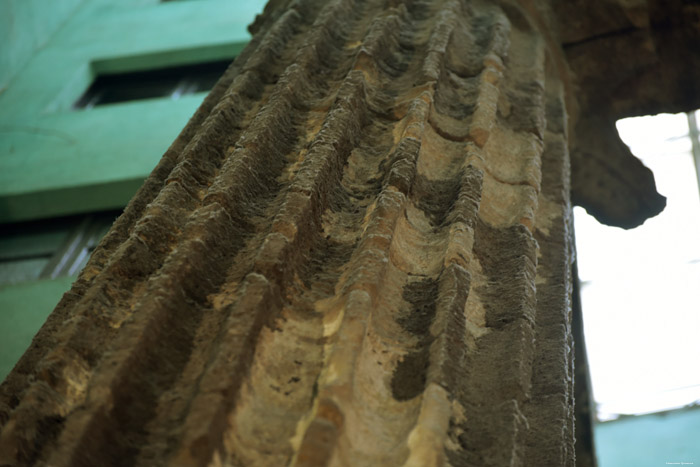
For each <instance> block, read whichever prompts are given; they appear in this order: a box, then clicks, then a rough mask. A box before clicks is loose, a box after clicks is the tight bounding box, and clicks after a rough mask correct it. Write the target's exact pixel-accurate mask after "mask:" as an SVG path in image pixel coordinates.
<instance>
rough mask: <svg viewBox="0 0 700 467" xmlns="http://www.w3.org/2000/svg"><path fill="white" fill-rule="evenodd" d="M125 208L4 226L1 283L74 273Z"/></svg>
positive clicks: (0, 238) (0, 239) (0, 241)
mask: <svg viewBox="0 0 700 467" xmlns="http://www.w3.org/2000/svg"><path fill="white" fill-rule="evenodd" d="M119 214H121V211H106V212H98V213H93V214H88V215H78V216H71V217H62V218H55V219H47V220H39V221H30V222H24V223H20V224H10V225H3V226H2V233H0V287H2V286H4V285H9V284H15V283H19V282H25V281H34V280H38V279H55V278H57V277H61V276H74V275H76V274H77V273H78V272H80V270H81V269H82V268H83V267H84V266H85V264H86V263H87V261H88V259H89V257H90V254H91V253H92V251H93V250H94V249H95V247H96V246H97V244H98V243H99V242H100V240H101V239H102V237H103V236H104V235H105V234H106V233H107V231H108V230H109V228H110V227H111V226H112V223H113V222H114V220H115V219H116V218H117V217H118V216H119Z"/></svg>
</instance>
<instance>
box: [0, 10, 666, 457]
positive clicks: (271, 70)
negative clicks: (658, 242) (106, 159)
mask: <svg viewBox="0 0 700 467" xmlns="http://www.w3.org/2000/svg"><path fill="white" fill-rule="evenodd" d="M548 12H549V9H548V7H547V4H546V3H544V2H530V1H525V0H523V2H522V4H521V3H518V2H509V1H504V2H500V3H499V2H491V1H483V2H482V1H476V0H475V1H467V0H464V1H457V0H444V1H441V0H422V1H420V0H416V1H399V0H366V1H359V0H357V1H353V0H335V1H326V0H298V1H283V0H279V1H276V0H273V1H272V2H271V3H270V5H268V7H267V9H266V10H265V13H264V14H263V15H262V16H261V17H259V18H258V20H257V21H256V23H255V24H254V25H253V26H252V30H253V31H254V33H255V34H254V38H253V40H252V42H251V44H250V45H249V46H248V47H247V48H246V49H245V51H244V52H243V53H242V54H241V56H239V57H238V58H237V59H236V61H235V62H234V63H233V64H232V65H231V67H230V68H229V70H228V71H227V72H226V74H225V75H224V76H223V77H222V78H221V80H220V81H219V83H218V84H217V85H216V87H215V89H214V90H213V91H212V92H211V94H210V95H209V96H208V97H207V99H206V100H205V102H204V103H203V105H202V106H201V108H200V109H199V110H198V111H197V113H196V114H195V115H194V116H193V117H192V119H191V121H190V122H189V124H188V125H187V127H186V128H185V129H184V130H183V132H182V134H181V135H180V136H179V137H178V138H177V140H176V141H175V142H174V143H173V145H172V146H171V148H170V149H169V150H168V151H167V152H166V154H165V155H164V157H163V159H162V160H161V162H160V163H159V165H158V166H157V167H156V168H155V170H154V171H153V173H152V174H151V176H150V177H149V178H148V180H147V181H146V183H145V185H144V186H143V187H142V188H141V190H140V191H139V192H138V194H137V195H136V196H135V198H134V199H133V200H132V202H131V203H130V204H129V206H128V207H127V209H126V211H125V212H124V214H123V215H122V216H121V217H120V218H119V219H118V220H117V222H116V223H115V225H114V226H113V228H112V229H111V231H110V232H109V234H108V235H107V236H106V237H105V239H104V240H103V241H102V243H101V244H100V246H99V247H98V248H97V250H96V251H95V252H94V254H93V256H92V258H91V259H90V262H89V263H88V265H87V267H86V268H85V270H84V271H83V272H82V274H81V275H80V278H79V279H78V281H77V282H76V283H75V284H74V286H73V288H72V289H71V290H70V291H69V292H68V293H66V295H65V296H64V297H63V299H62V301H61V302H60V303H59V305H58V306H57V308H56V310H55V311H54V312H53V313H52V315H51V316H50V317H49V319H48V321H47V322H46V324H45V325H44V326H43V327H42V329H41V331H40V332H39V333H38V334H37V336H36V338H35V339H34V342H33V343H32V345H31V347H30V348H29V349H28V350H27V352H26V354H25V355H24V356H23V357H22V359H21V360H20V361H19V363H18V364H17V366H16V367H15V369H14V370H13V372H12V373H11V374H10V375H9V376H8V378H7V379H6V381H5V382H4V383H3V385H2V386H1V387H0V425H1V427H2V428H1V430H0V465H46V466H49V465H50V466H97V465H99V466H108V465H138V466H154V465H173V466H195V465H196V466H205V465H236V466H238V465H240V466H247V465H268V466H281V465H297V466H322V465H329V466H354V465H357V466H399V465H405V466H437V465H453V466H462V465H464V466H503V465H512V466H516V465H528V466H530V465H531V466H545V465H546V466H555V465H557V466H558V465H562V466H572V465H574V446H573V445H574V426H573V424H574V412H573V408H574V399H573V375H574V372H573V347H572V328H571V308H572V307H571V291H572V281H573V278H572V272H571V271H572V268H571V266H572V261H573V254H572V253H573V244H572V234H571V206H570V202H569V191H570V188H569V186H570V184H569V167H570V163H569V154H568V151H569V149H568V148H569V142H568V141H569V137H568V134H569V127H572V128H573V126H574V123H575V122H574V121H573V120H568V116H574V115H575V114H576V112H575V111H574V108H575V107H576V97H575V93H574V87H573V86H574V85H573V84H572V83H573V82H572V79H571V78H570V76H569V71H568V70H569V68H568V64H567V61H566V56H565V54H564V53H563V51H562V49H561V48H560V46H559V41H558V40H557V39H556V30H555V29H554V28H553V26H552V24H556V16H555V15H553V14H551V12H549V13H548ZM652 186H653V181H652Z"/></svg>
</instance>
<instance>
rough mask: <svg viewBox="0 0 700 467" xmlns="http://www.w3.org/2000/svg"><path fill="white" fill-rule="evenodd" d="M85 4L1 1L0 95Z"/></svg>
mask: <svg viewBox="0 0 700 467" xmlns="http://www.w3.org/2000/svg"><path fill="white" fill-rule="evenodd" d="M83 1H84V0H51V1H50V2H47V0H0V44H2V46H0V93H2V92H3V91H4V90H5V89H6V88H7V87H8V86H9V84H10V81H11V80H12V78H13V77H14V76H15V75H16V74H17V73H18V72H19V71H20V69H21V68H22V67H23V66H24V65H25V64H26V63H27V62H28V61H29V60H30V59H31V58H32V56H33V54H34V52H35V51H36V50H37V49H39V48H40V47H43V46H44V45H46V43H47V42H49V40H50V38H51V36H52V35H53V34H54V33H55V32H56V31H57V30H58V29H59V28H60V27H61V26H62V25H63V24H64V23H65V21H66V20H67V19H68V18H69V17H70V16H71V15H72V14H73V12H74V11H75V10H76V8H77V7H78V6H79V5H80V4H81V3H82V2H83Z"/></svg>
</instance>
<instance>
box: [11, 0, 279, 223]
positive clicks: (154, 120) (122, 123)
mask: <svg viewBox="0 0 700 467" xmlns="http://www.w3.org/2000/svg"><path fill="white" fill-rule="evenodd" d="M4 1H5V3H3V4H2V6H3V10H0V12H1V13H0V17H1V18H4V19H3V20H2V21H4V23H5V26H4V29H3V32H2V35H0V37H9V36H12V37H13V38H14V40H15V42H16V43H14V42H13V43H12V45H11V46H10V45H9V44H10V43H8V42H5V43H4V44H3V45H2V46H0V47H2V49H3V53H2V57H3V59H6V60H10V61H13V63H14V62H16V63H17V65H15V68H16V69H17V68H20V66H19V63H20V62H22V60H21V59H20V58H21V57H23V56H26V55H27V54H29V53H30V52H29V51H34V55H33V56H31V57H30V58H29V59H28V60H27V61H26V64H25V65H24V66H22V67H21V69H20V70H19V71H18V72H16V74H15V76H14V78H13V79H12V80H11V82H10V84H9V86H7V88H6V89H5V91H4V92H2V93H0V223H7V222H17V221H25V220H30V219H38V218H47V217H54V216H58V215H65V214H75V213H81V212H89V211H95V210H101V209H112V208H115V207H120V206H123V205H124V204H125V203H126V202H127V201H128V200H129V198H130V197H131V195H132V193H133V192H134V191H135V189H136V188H137V187H138V186H139V185H140V184H141V182H142V181H143V179H144V178H145V177H146V176H147V175H148V174H149V173H150V171H151V169H152V168H153V167H154V166H155V165H156V163H157V162H158V160H159V159H160V157H161V155H162V154H163V152H164V151H165V149H166V148H167V147H168V145H169V144H170V142H171V141H172V140H173V139H174V138H175V137H176V136H177V134H178V132H179V131H180V129H181V128H182V127H183V126H184V125H185V123H186V122H187V119H188V118H189V116H190V115H192V113H193V112H194V110H195V109H196V108H197V106H198V105H199V103H200V102H201V100H202V99H203V97H204V96H203V95H202V94H200V95H195V96H190V97H187V98H183V99H180V100H177V101H173V100H168V99H152V100H148V101H135V102H129V103H124V104H116V105H112V106H103V107H98V108H94V109H91V110H81V111H74V110H71V105H72V104H73V102H75V101H76V100H77V99H78V98H79V97H80V96H81V95H82V93H83V92H84V91H85V90H86V89H87V87H88V86H89V85H90V83H91V82H92V80H93V78H94V76H95V75H96V73H98V72H102V73H104V72H124V71H135V70H141V69H144V68H149V67H157V66H161V67H162V66H170V65H182V64H191V63H196V62H201V61H209V60H220V59H227V58H233V57H234V56H236V55H237V54H238V53H239V52H240V50H241V49H242V48H243V47H244V46H245V44H246V43H247V42H248V40H249V35H248V32H247V30H246V27H247V25H248V24H249V23H250V22H251V21H252V20H253V18H254V17H255V14H256V13H258V12H259V11H261V10H262V8H263V6H264V3H265V2H264V1H263V0H255V1H245V2H238V1H231V0H191V1H180V2H167V3H160V2H158V1H156V0H118V1H117V0H85V1H83V2H82V4H80V5H79V6H78V7H77V8H73V9H70V8H68V6H69V4H76V2H77V0H65V1H62V0H51V1H49V0H44V1H43V2H41V3H42V7H43V10H42V9H41V8H38V7H36V5H38V4H39V2H38V1H34V0H31V1H28V0H17V1H9V2H8V0H4ZM25 1H26V2H27V3H26V4H25V3H23V2H25ZM78 3H79V2H78ZM35 4H36V5H35ZM18 5H23V6H21V7H19V6H18ZM32 5H34V6H32ZM12 8H13V9H12ZM39 11H40V13H39ZM7 12H9V13H8V14H4V13H7ZM19 12H21V14H20V13H19ZM35 16H36V18H35ZM45 17H56V18H64V19H65V21H64V22H63V23H60V21H58V20H54V22H55V24H58V25H59V26H60V27H57V26H55V27H54V29H56V31H55V32H54V33H53V35H52V36H51V38H50V40H49V41H48V42H47V39H46V38H45V37H44V36H45V35H46V34H45V33H44V34H41V35H40V36H41V37H35V36H33V35H32V34H30V32H27V31H25V32H22V33H20V32H18V31H19V30H22V28H21V27H20V25H22V24H24V25H26V24H37V26H36V28H39V29H41V25H43V24H44V23H45V22H46V21H48V20H46V19H45ZM7 18H11V19H10V20H8V19H7ZM42 18H44V19H42ZM7 23H11V24H10V25H12V28H10V27H9V26H8V25H7ZM52 24H53V23H52ZM13 31H14V32H13ZM36 44H44V45H43V46H42V47H39V46H37V45H36ZM15 57H17V58H15ZM8 69H11V67H10V68H8Z"/></svg>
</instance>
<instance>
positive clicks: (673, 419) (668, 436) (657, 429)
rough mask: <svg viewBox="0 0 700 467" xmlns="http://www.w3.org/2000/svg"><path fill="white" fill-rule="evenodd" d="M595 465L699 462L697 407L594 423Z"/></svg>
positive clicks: (617, 466)
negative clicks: (596, 461) (596, 462)
mask: <svg viewBox="0 0 700 467" xmlns="http://www.w3.org/2000/svg"><path fill="white" fill-rule="evenodd" d="M595 443H596V451H597V454H598V466H599V467H658V466H666V465H682V464H681V462H685V463H686V465H688V464H691V465H700V407H694V408H691V409H685V410H677V411H672V412H666V413H663V414H654V415H644V416H638V417H629V418H624V419H620V420H616V421H612V422H605V423H599V424H597V425H596V427H595Z"/></svg>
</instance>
